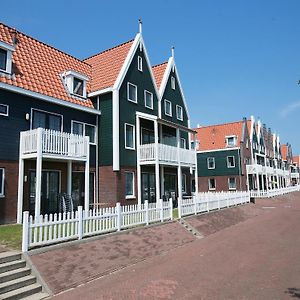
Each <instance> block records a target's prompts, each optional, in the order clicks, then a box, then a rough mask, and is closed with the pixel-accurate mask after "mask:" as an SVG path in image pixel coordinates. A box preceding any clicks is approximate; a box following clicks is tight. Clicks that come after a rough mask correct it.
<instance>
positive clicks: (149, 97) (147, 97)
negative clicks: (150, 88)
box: [145, 91, 153, 108]
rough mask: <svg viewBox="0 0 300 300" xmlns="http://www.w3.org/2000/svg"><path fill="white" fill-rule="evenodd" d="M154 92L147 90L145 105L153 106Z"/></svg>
mask: <svg viewBox="0 0 300 300" xmlns="http://www.w3.org/2000/svg"><path fill="white" fill-rule="evenodd" d="M152 100H153V99H152V94H151V93H149V92H147V91H146V92H145V105H146V106H147V107H149V108H153V101H152Z"/></svg>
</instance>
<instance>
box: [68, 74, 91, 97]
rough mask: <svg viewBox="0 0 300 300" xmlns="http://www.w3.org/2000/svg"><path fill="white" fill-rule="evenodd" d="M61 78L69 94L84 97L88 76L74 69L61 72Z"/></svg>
mask: <svg viewBox="0 0 300 300" xmlns="http://www.w3.org/2000/svg"><path fill="white" fill-rule="evenodd" d="M63 78H64V80H65V84H66V86H67V88H68V91H69V93H70V94H71V95H74V96H77V97H80V98H86V82H87V80H88V77H86V76H85V75H83V74H81V73H78V72H76V71H68V72H66V73H65V74H63Z"/></svg>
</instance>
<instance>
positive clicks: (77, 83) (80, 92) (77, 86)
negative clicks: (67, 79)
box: [73, 77, 84, 97]
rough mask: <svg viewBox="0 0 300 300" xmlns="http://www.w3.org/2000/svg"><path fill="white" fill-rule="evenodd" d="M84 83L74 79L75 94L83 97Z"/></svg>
mask: <svg viewBox="0 0 300 300" xmlns="http://www.w3.org/2000/svg"><path fill="white" fill-rule="evenodd" d="M83 86H84V81H83V80H81V79H79V78H76V77H74V78H73V94H75V95H78V96H81V97H83Z"/></svg>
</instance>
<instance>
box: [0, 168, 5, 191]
mask: <svg viewBox="0 0 300 300" xmlns="http://www.w3.org/2000/svg"><path fill="white" fill-rule="evenodd" d="M3 179H4V169H0V195H4V184H3Z"/></svg>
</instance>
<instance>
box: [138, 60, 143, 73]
mask: <svg viewBox="0 0 300 300" xmlns="http://www.w3.org/2000/svg"><path fill="white" fill-rule="evenodd" d="M138 70H139V71H141V72H143V58H142V57H141V56H138Z"/></svg>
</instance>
